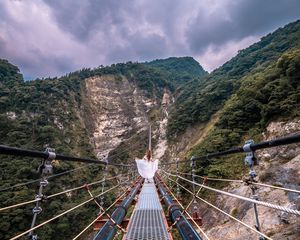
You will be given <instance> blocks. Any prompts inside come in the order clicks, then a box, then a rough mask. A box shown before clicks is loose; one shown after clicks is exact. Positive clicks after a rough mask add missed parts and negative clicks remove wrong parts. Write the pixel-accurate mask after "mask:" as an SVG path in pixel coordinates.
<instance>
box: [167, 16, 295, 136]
mask: <svg viewBox="0 0 300 240" xmlns="http://www.w3.org/2000/svg"><path fill="white" fill-rule="evenodd" d="M299 42H300V21H297V22H294V23H291V24H288V25H287V26H286V27H284V28H280V29H278V30H277V31H275V32H274V33H272V34H268V35H267V36H265V37H263V38H262V39H261V41H260V42H258V43H255V44H253V45H252V46H250V47H249V48H247V49H244V50H241V51H240V52H239V54H238V55H237V56H236V57H234V58H233V59H231V60H230V61H228V62H227V63H225V64H224V65H223V66H222V67H220V68H218V69H217V70H215V71H214V72H212V73H211V74H209V75H207V76H204V77H202V78H199V80H198V81H192V82H189V84H186V85H185V87H184V88H183V89H182V91H181V93H180V95H179V97H178V98H177V101H176V104H175V106H174V108H173V111H172V112H171V114H170V123H169V126H168V135H169V137H172V136H174V135H178V134H180V133H182V132H184V131H185V129H186V128H187V127H188V126H193V125H194V124H196V123H201V122H202V123H204V122H207V121H209V120H210V118H211V116H212V115H213V114H214V113H216V112H217V111H218V110H220V109H221V108H222V107H223V105H224V103H225V101H226V100H228V99H229V98H230V97H231V96H232V94H234V93H236V92H237V91H238V90H239V89H240V85H241V82H242V81H243V78H244V77H247V76H250V75H252V74H254V73H255V72H261V71H263V70H264V69H266V68H267V67H268V66H269V65H270V64H272V63H274V62H276V61H277V60H278V58H279V57H280V56H281V54H283V53H284V52H285V51H288V50H289V49H293V48H295V47H296V46H297V45H298V44H299ZM254 84H255V80H254Z"/></svg>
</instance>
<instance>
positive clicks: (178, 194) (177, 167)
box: [176, 158, 180, 198]
mask: <svg viewBox="0 0 300 240" xmlns="http://www.w3.org/2000/svg"><path fill="white" fill-rule="evenodd" d="M178 169H179V161H178V158H176V195H177V198H179V196H180V188H179V185H178V180H179V179H178Z"/></svg>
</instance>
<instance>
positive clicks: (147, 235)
mask: <svg viewBox="0 0 300 240" xmlns="http://www.w3.org/2000/svg"><path fill="white" fill-rule="evenodd" d="M299 142H300V134H296V135H293V136H288V137H284V138H279V139H274V140H272V141H265V142H261V143H258V144H254V142H253V141H247V142H246V143H245V145H244V146H242V147H235V148H232V149H229V150H226V151H222V152H216V153H210V154H207V155H205V156H198V157H192V158H191V159H190V160H188V161H187V160H183V161H178V160H177V161H169V162H166V163H162V164H160V165H159V166H160V169H159V170H158V171H157V173H156V174H155V176H154V178H153V179H143V178H141V177H140V176H137V173H136V169H135V168H134V167H133V165H132V164H114V163H108V162H106V161H99V160H96V159H90V158H79V157H73V156H65V155H61V154H57V153H55V151H54V150H53V149H46V151H44V152H41V151H34V150H27V149H21V148H14V147H9V146H4V145H0V154H6V155H13V156H21V157H30V158H40V159H41V165H40V167H39V171H40V173H41V178H39V179H36V180H32V181H29V182H23V183H18V184H16V185H13V186H6V187H3V188H1V189H0V192H3V191H12V190H13V189H16V188H22V187H24V186H27V185H31V184H34V183H39V188H38V192H37V194H36V197H35V198H34V199H31V200H28V201H24V202H19V203H14V204H12V205H9V206H1V208H0V212H1V213H4V214H5V213H6V212H8V211H14V210H15V209H19V208H22V207H24V206H27V205H30V206H32V222H31V225H30V226H28V229H26V230H24V231H23V232H19V233H15V235H14V236H11V237H10V238H9V239H11V240H13V239H19V238H22V237H24V236H29V237H30V238H31V239H38V238H40V239H43V236H39V235H38V234H39V229H40V228H42V227H43V226H45V225H47V224H53V222H54V221H55V220H56V219H60V218H63V217H67V215H68V214H69V213H71V212H73V211H75V210H76V209H78V208H80V207H82V206H84V205H88V204H94V205H95V206H97V208H98V212H97V213H95V218H94V220H92V221H91V222H89V223H87V224H86V227H85V228H84V229H79V230H78V232H76V233H74V237H73V238H72V239H86V238H87V236H88V235H87V234H89V238H92V239H94V240H100V239H101V240H104V239H105V240H106V239H123V240H131V239H132V240H135V239H136V240H140V239H149V240H150V239H162V240H164V239H166V240H169V239H170V240H171V239H177V238H176V237H174V231H175V229H177V232H178V233H179V235H178V233H177V235H176V234H175V235H176V236H180V237H181V238H182V239H199V240H202V239H213V238H211V237H210V236H209V234H208V233H206V230H205V229H204V228H203V227H202V221H203V219H201V213H199V212H197V211H192V210H191V206H192V205H193V204H194V202H195V200H198V201H201V202H203V203H204V204H206V205H207V206H208V207H209V208H210V209H212V210H213V211H217V212H219V213H221V214H224V215H225V216H226V217H228V218H229V219H230V220H232V221H235V222H237V223H238V224H240V225H241V226H242V227H245V228H247V229H248V230H249V231H251V232H252V233H253V238H252V239H260V240H263V239H269V240H271V239H272V238H271V237H270V236H268V235H267V234H265V233H264V232H263V229H262V228H261V226H260V219H259V217H258V208H257V206H263V207H266V208H271V209H275V210H277V211H281V212H285V213H287V214H291V215H296V216H297V217H300V211H298V210H297V209H292V208H288V207H284V206H280V205H277V204H274V203H270V202H266V201H262V200H260V199H259V198H258V197H257V195H256V192H255V191H256V189H257V187H267V188H270V189H276V190H282V191H285V192H292V193H295V194H300V191H299V190H297V189H289V188H284V187H279V186H275V185H269V184H266V183H261V182H258V181H257V179H256V173H255V170H254V165H255V164H256V162H257V161H256V157H255V151H256V150H259V149H264V148H270V147H276V146H281V145H287V144H292V143H299ZM236 153H245V154H246V156H245V160H244V162H245V165H247V166H248V167H249V169H250V172H249V178H248V179H247V180H246V182H245V181H243V180H236V179H222V178H211V177H206V176H199V175H196V174H195V173H196V171H195V169H196V163H197V162H198V161H201V160H210V159H212V158H216V157H221V156H225V155H229V154H236ZM53 160H60V161H73V162H82V163H85V164H86V165H85V166H82V167H78V168H75V169H71V170H67V171H65V172H62V173H58V174H52V168H53V166H52V161H53ZM26 161H27V160H26ZM187 162H189V163H190V172H180V171H179V167H178V166H179V164H184V163H187ZM95 164H100V165H103V166H104V172H103V177H102V178H101V179H99V180H96V181H93V182H89V183H85V184H83V185H80V186H76V187H73V188H70V189H64V190H63V191H58V192H55V193H52V194H50V195H46V193H45V192H46V190H47V185H48V181H51V180H52V179H53V178H58V177H60V176H64V175H67V174H70V173H72V172H75V171H79V170H80V169H83V168H88V167H93V166H95ZM173 164H174V165H176V171H171V170H169V169H168V170H167V169H166V167H167V166H169V165H173ZM109 167H114V168H122V169H124V171H123V172H121V173H120V174H118V175H115V176H111V177H109V176H107V169H108V168H109ZM198 179H200V181H198ZM213 181H221V182H232V183H237V184H247V185H248V186H249V187H250V189H251V191H252V196H241V195H237V194H234V193H231V192H227V191H224V190H220V189H217V188H215V187H212V186H210V185H209V183H210V182H213ZM108 182H111V184H110V187H106V183H108ZM99 186H100V189H101V192H100V193H99V192H97V193H96V192H95V191H94V188H99ZM173 189H176V192H174V191H173ZM202 189H205V190H207V191H211V192H214V193H216V194H220V195H224V196H226V197H229V198H236V199H239V200H242V201H245V202H249V203H251V204H252V205H253V209H254V214H253V217H254V218H255V222H256V224H255V226H251V225H249V223H245V222H243V221H241V220H239V219H238V218H236V217H235V216H233V215H231V214H230V213H228V212H226V211H224V210H222V209H220V208H219V207H218V206H216V205H215V204H213V203H212V202H210V201H208V200H205V199H204V198H203V197H202V196H200V194H199V193H200V192H201V190H202ZM76 191H85V192H86V194H87V196H88V199H87V200H84V201H82V202H80V203H77V202H76V204H74V206H73V207H71V208H69V209H67V210H64V211H63V212H60V213H58V214H57V215H55V216H53V217H51V218H49V219H47V220H45V221H39V215H40V214H42V206H43V204H45V202H48V201H51V200H52V199H54V198H56V197H58V196H64V195H66V194H70V193H72V192H76ZM116 192H117V194H116V196H115V197H114V200H113V201H112V202H111V204H110V205H109V206H107V207H104V200H105V198H104V197H105V195H107V194H112V193H116ZM181 193H184V194H188V195H190V198H186V199H190V201H189V202H188V204H184V203H183V201H182V199H181V198H180V195H181ZM91 232H92V233H93V234H92V237H91V235H90V234H91Z"/></svg>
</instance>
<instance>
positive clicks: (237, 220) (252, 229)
mask: <svg viewBox="0 0 300 240" xmlns="http://www.w3.org/2000/svg"><path fill="white" fill-rule="evenodd" d="M167 178H170V177H169V176H168V175H167ZM171 181H174V180H173V179H171ZM178 185H179V186H180V187H181V188H182V189H184V190H185V191H186V192H188V193H190V194H191V195H193V192H192V191H190V190H189V189H187V188H186V187H184V186H183V185H181V184H180V183H179V184H178ZM195 197H196V198H197V199H199V200H200V201H202V202H204V203H206V204H207V205H209V206H211V207H212V208H214V209H216V210H217V211H219V212H221V213H223V214H225V215H226V216H228V217H230V218H231V219H233V220H235V221H236V222H238V223H240V224H242V225H243V226H245V227H246V228H248V229H249V230H251V231H253V232H255V233H257V234H259V235H260V236H263V237H265V238H266V239H268V240H273V239H272V238H270V237H268V236H267V235H265V234H263V233H261V232H259V231H258V230H256V229H255V228H253V227H251V226H250V225H248V224H246V223H244V222H242V221H241V220H239V219H237V218H235V217H233V216H232V215H230V214H229V213H227V212H225V211H223V210H222V209H220V208H218V207H216V206H215V205H213V204H211V203H210V202H208V201H206V200H204V199H203V198H201V197H199V196H198V195H196V196H195Z"/></svg>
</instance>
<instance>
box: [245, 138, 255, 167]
mask: <svg viewBox="0 0 300 240" xmlns="http://www.w3.org/2000/svg"><path fill="white" fill-rule="evenodd" d="M253 144H254V141H253V140H248V141H246V142H245V145H244V146H243V150H244V152H246V157H245V160H244V162H245V165H246V166H248V167H252V166H254V165H256V164H257V161H256V158H255V153H254V151H253V150H252V149H251V146H252V145H253Z"/></svg>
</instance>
